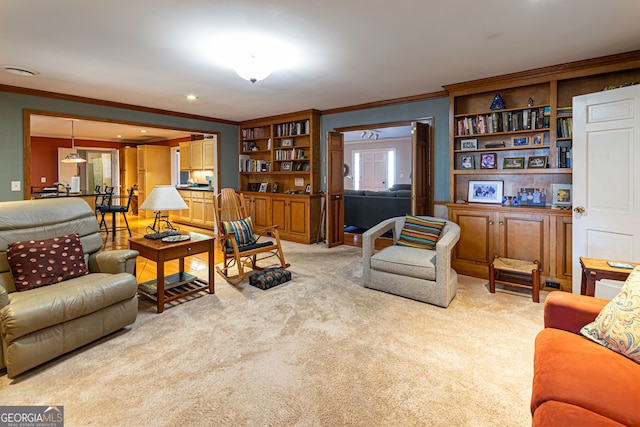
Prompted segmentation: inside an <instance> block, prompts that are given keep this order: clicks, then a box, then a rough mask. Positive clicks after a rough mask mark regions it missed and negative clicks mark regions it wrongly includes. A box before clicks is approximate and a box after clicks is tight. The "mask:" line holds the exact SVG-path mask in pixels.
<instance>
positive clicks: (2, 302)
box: [0, 286, 9, 352]
mask: <svg viewBox="0 0 640 427" xmlns="http://www.w3.org/2000/svg"><path fill="white" fill-rule="evenodd" d="M7 305H9V293H8V292H7V290H6V289H5V288H3V287H2V286H0V308H2V307H5V306H7ZM0 352H1V350H0Z"/></svg>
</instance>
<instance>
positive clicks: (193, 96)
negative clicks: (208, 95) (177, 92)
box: [187, 95, 198, 101]
mask: <svg viewBox="0 0 640 427" xmlns="http://www.w3.org/2000/svg"><path fill="white" fill-rule="evenodd" d="M187 99H188V100H189V101H195V100H196V99H198V97H197V96H195V95H187Z"/></svg>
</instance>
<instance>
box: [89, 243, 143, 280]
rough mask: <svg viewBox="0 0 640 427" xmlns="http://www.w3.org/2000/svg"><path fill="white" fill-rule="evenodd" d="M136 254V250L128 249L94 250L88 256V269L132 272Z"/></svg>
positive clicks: (107, 271) (99, 271)
mask: <svg viewBox="0 0 640 427" xmlns="http://www.w3.org/2000/svg"><path fill="white" fill-rule="evenodd" d="M138 255H139V252H138V251H132V250H130V249H117V250H112V251H100V252H95V253H92V254H91V255H90V256H89V271H91V272H93V273H111V274H116V273H129V274H134V272H135V267H136V257H137V256H138Z"/></svg>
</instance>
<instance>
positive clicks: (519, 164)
mask: <svg viewBox="0 0 640 427" xmlns="http://www.w3.org/2000/svg"><path fill="white" fill-rule="evenodd" d="M502 169H524V157H505V158H504V162H503V164H502Z"/></svg>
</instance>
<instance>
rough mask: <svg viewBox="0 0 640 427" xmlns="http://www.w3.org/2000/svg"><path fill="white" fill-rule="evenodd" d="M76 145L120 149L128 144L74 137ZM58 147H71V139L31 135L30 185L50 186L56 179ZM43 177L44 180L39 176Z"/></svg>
mask: <svg viewBox="0 0 640 427" xmlns="http://www.w3.org/2000/svg"><path fill="white" fill-rule="evenodd" d="M75 145H76V147H100V148H109V149H112V148H117V149H120V148H122V147H125V146H126V145H128V144H123V143H120V142H108V141H91V140H87V139H76V140H75ZM58 147H67V148H71V140H70V139H66V138H44V137H38V136H33V137H31V185H33V186H50V185H52V184H53V183H54V182H56V181H57V180H58ZM42 177H45V178H46V180H47V181H46V182H41V181H40V178H42Z"/></svg>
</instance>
